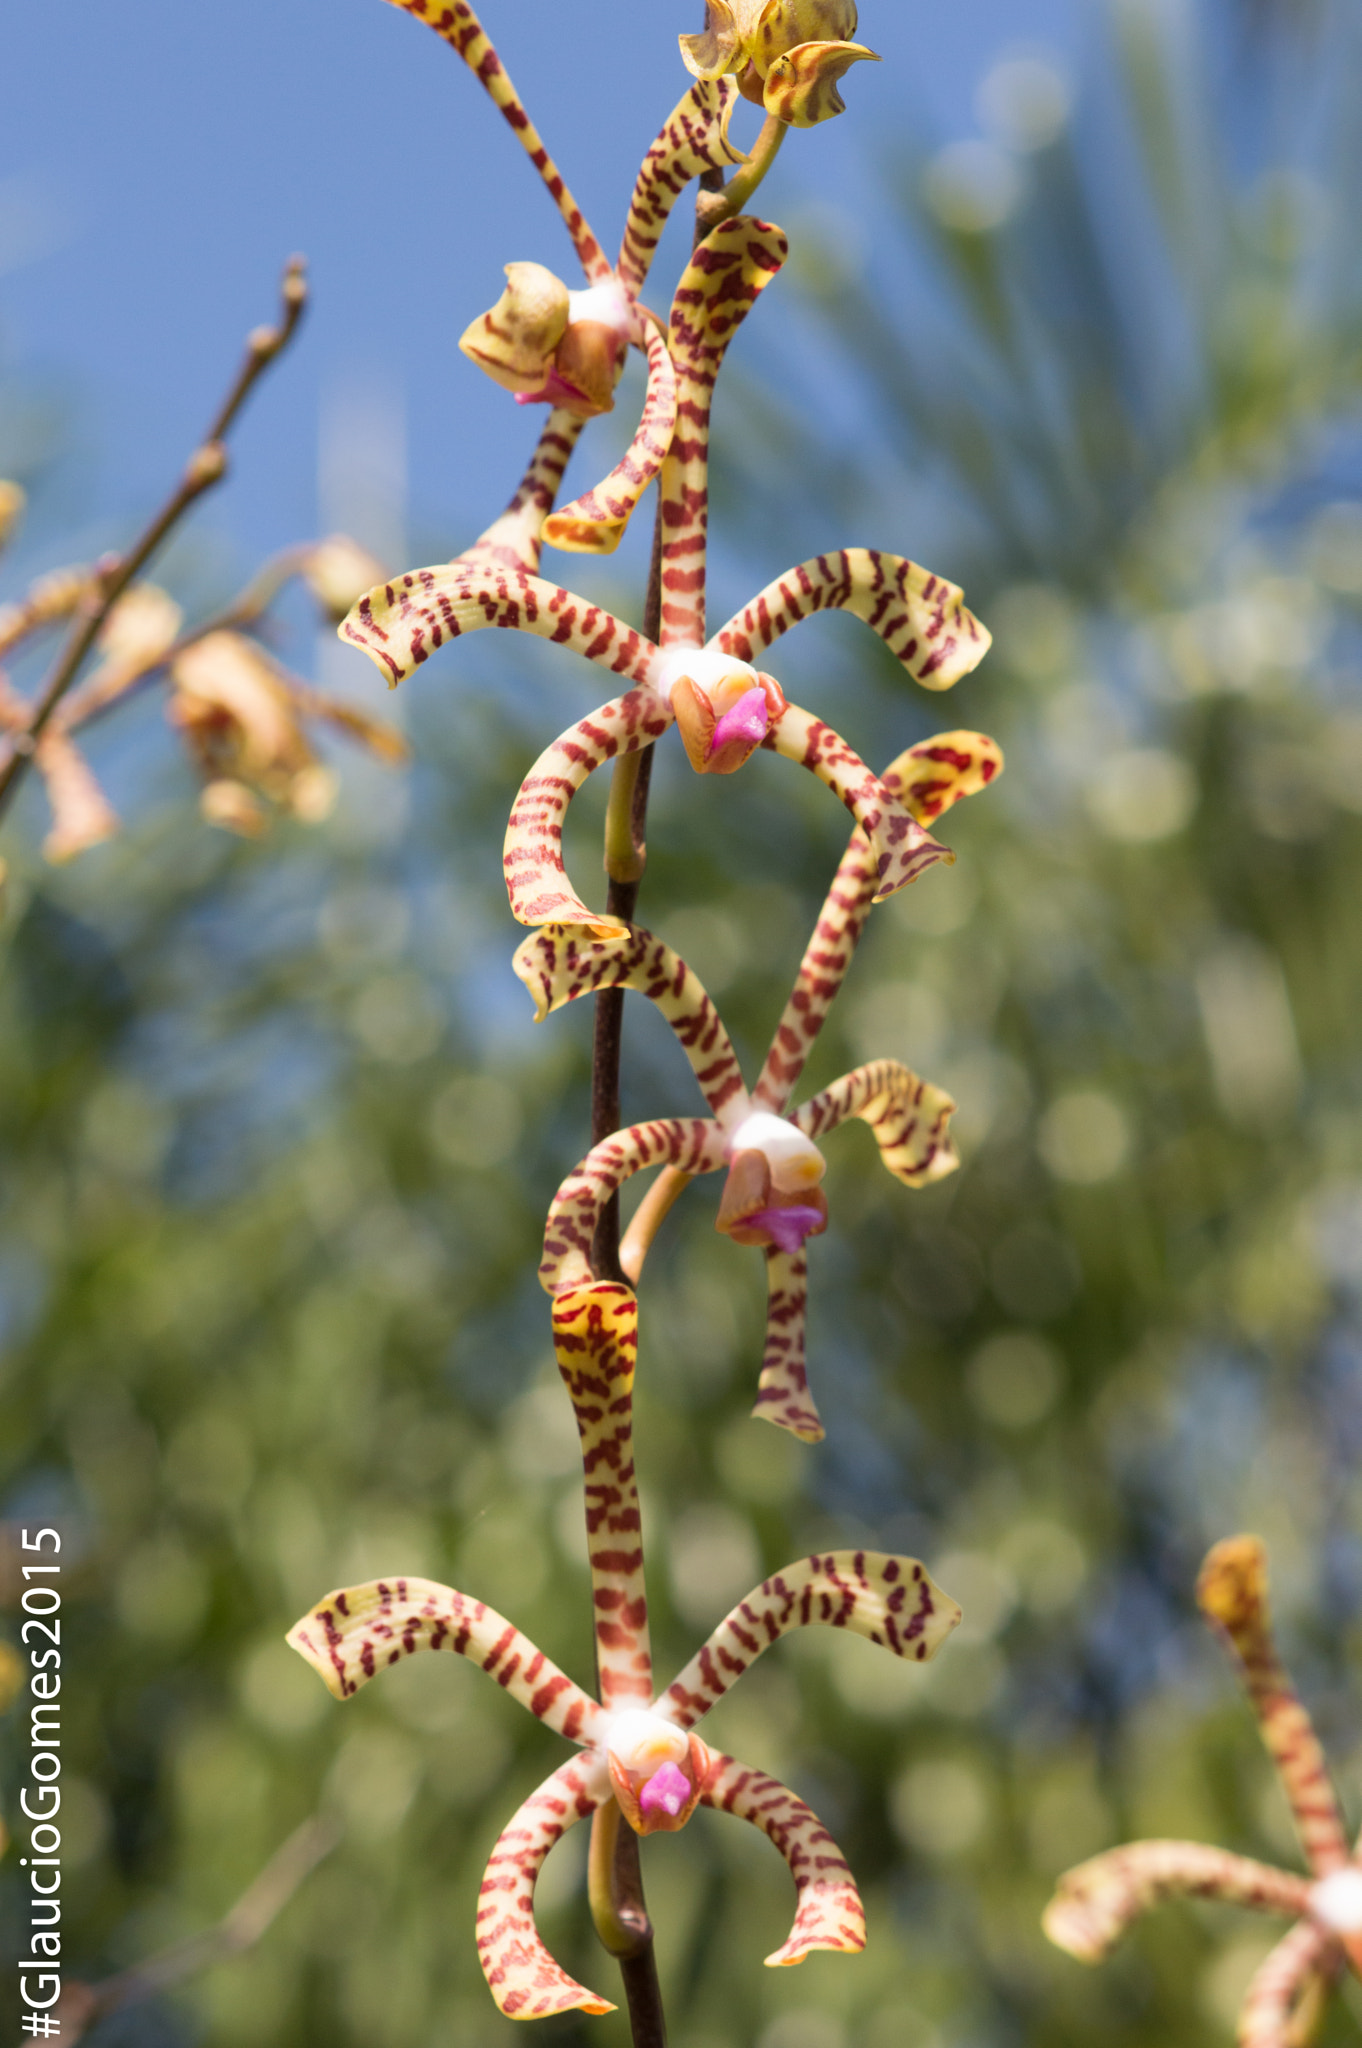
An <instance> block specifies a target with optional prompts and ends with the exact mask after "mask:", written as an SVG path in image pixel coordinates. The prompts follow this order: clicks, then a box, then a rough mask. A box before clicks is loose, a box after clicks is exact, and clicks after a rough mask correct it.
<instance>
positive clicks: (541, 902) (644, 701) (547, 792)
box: [502, 634, 672, 939]
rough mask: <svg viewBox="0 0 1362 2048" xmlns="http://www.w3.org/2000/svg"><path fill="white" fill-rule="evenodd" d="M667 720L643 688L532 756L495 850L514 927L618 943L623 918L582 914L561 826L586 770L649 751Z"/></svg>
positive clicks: (661, 703) (656, 698) (666, 711)
mask: <svg viewBox="0 0 1362 2048" xmlns="http://www.w3.org/2000/svg"><path fill="white" fill-rule="evenodd" d="M633 637H634V639H635V640H638V639H639V636H638V635H637V634H635V635H634V636H633ZM640 644H642V645H644V646H647V645H648V644H649V643H647V642H641V643H640ZM671 722H672V714H671V709H670V707H669V705H668V704H667V703H666V702H665V700H664V699H663V698H662V697H661V696H660V694H659V693H658V691H657V690H655V689H654V688H653V687H652V685H651V684H645V685H644V686H643V687H642V688H641V689H637V690H630V691H628V692H627V693H626V694H625V695H624V696H623V697H614V698H612V699H611V701H610V702H609V703H608V704H602V705H601V706H600V708H599V710H597V711H593V712H592V714H591V716H590V717H589V718H583V719H580V720H579V721H578V723H577V724H576V725H574V726H570V727H569V728H568V730H567V731H566V732H565V733H560V734H559V736H558V738H557V739H556V740H555V741H554V743H553V745H552V746H551V747H546V748H545V750H544V752H543V753H542V754H541V755H540V756H539V759H538V760H537V761H536V762H535V764H534V766H533V767H532V768H531V770H530V772H529V774H528V775H527V776H526V777H525V780H524V781H523V782H522V783H521V785H520V788H519V789H518V790H517V792H516V798H515V802H514V803H513V804H512V806H511V815H510V819H509V821H508V823H507V826H506V839H505V843H504V845H503V847H502V867H503V870H504V872H505V876H506V890H507V894H508V895H509V897H510V900H511V915H512V916H513V917H515V918H517V919H518V920H519V921H520V923H521V924H554V925H563V924H567V925H585V926H586V927H587V928H588V930H589V931H591V932H592V933H593V934H594V935H595V936H596V937H597V938H602V939H609V938H620V937H623V935H624V933H625V932H626V931H627V929H628V927H627V926H626V925H625V924H624V922H623V920H622V919H620V918H618V917H614V916H612V915H610V913H609V912H599V911H593V910H589V909H588V908H587V906H586V904H585V903H583V901H582V899H581V897H580V896H578V895H577V894H576V892H575V891H574V890H573V888H572V886H571V884H570V883H569V881H568V878H567V870H566V868H565V867H564V865H563V820H564V818H565V817H566V816H567V808H568V805H569V804H570V803H571V801H572V799H573V797H574V796H575V795H576V794H577V791H578V790H579V789H580V788H581V786H582V784H583V783H584V782H585V781H586V779H587V776H588V775H590V774H591V772H592V770H593V769H596V768H599V767H601V766H602V765H603V764H604V763H605V762H606V761H613V760H614V759H615V758H616V756H617V755H619V754H633V753H637V752H638V750H639V749H640V748H641V747H647V746H651V745H652V743H653V741H654V740H656V739H658V738H659V737H660V736H661V735H662V734H663V733H664V732H665V731H666V730H667V727H668V726H669V725H670V724H671Z"/></svg>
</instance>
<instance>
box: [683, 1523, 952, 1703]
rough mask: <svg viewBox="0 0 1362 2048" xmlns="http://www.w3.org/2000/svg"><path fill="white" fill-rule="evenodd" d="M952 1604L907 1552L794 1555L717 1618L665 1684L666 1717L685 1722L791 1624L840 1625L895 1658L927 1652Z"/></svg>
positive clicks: (918, 1657) (947, 1629) (915, 1658)
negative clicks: (703, 1640) (705, 1638)
mask: <svg viewBox="0 0 1362 2048" xmlns="http://www.w3.org/2000/svg"><path fill="white" fill-rule="evenodd" d="M959 1621H960V1609H959V1607H958V1605H957V1604H956V1602H955V1601H954V1600H952V1599H951V1597H950V1595H949V1593H943V1592H942V1590H941V1588H940V1587H939V1586H937V1585H934V1584H933V1582H932V1580H931V1579H930V1578H929V1577H928V1575H927V1571H926V1568H925V1566H923V1565H921V1564H919V1563H918V1561H917V1559H916V1558H915V1557H886V1556H884V1555H883V1554H882V1553H881V1552H879V1551H876V1550H833V1551H828V1552H825V1553H824V1554H823V1555H822V1556H821V1557H806V1558H801V1559H800V1560H799V1562H798V1563H797V1564H791V1565H786V1567H785V1569H784V1571H781V1572H777V1573H776V1574H775V1575H774V1577H772V1578H769V1579H766V1580H764V1581H763V1582H762V1584H761V1585H760V1586H758V1587H757V1589H756V1591H755V1592H754V1593H749V1594H748V1596H747V1598H746V1599H745V1600H742V1601H740V1602H739V1603H738V1605H737V1606H736V1607H735V1608H734V1609H733V1611H732V1613H731V1614H728V1615H726V1616H725V1617H724V1619H723V1620H722V1621H721V1622H720V1623H719V1626H718V1627H717V1628H716V1629H715V1630H714V1632H713V1634H712V1635H711V1636H710V1638H709V1640H708V1642H707V1643H705V1644H704V1646H703V1647H702V1648H701V1649H700V1650H698V1651H697V1652H696V1654H695V1656H694V1657H692V1658H691V1660H690V1663H689V1664H687V1666H686V1668H685V1670H684V1671H683V1672H681V1674H680V1676H679V1677H678V1678H677V1679H676V1680H675V1681H674V1683H673V1684H671V1685H669V1686H668V1688H667V1694H666V1697H667V1703H668V1707H669V1711H670V1715H671V1718H672V1719H673V1720H674V1721H675V1722H676V1723H677V1724H678V1726H680V1727H682V1728H690V1727H692V1726H693V1725H694V1724H695V1722H696V1721H698V1720H700V1718H701V1717H702V1715H705V1714H707V1713H708V1712H709V1710H710V1708H711V1707H712V1706H713V1705H714V1704H715V1702H716V1700H721V1699H722V1698H723V1696H724V1694H725V1693H726V1692H727V1691H728V1688H729V1687H730V1685H732V1684H733V1682H734V1680H735V1679H738V1678H741V1677H742V1674H743V1672H744V1671H746V1669H747V1667H748V1665H749V1664H753V1663H755V1662H756V1660H757V1658H758V1657H759V1656H760V1655H761V1653H762V1651H763V1650H766V1649H769V1648H770V1646H771V1644H772V1643H774V1642H776V1641H777V1640H778V1638H779V1637H781V1636H783V1635H784V1634H785V1633H786V1631H787V1630H789V1629H792V1628H812V1627H815V1626H817V1625H822V1626H824V1627H827V1628H848V1629H850V1630H851V1631H852V1633H853V1635H858V1636H865V1637H866V1638H867V1639H868V1640H869V1641H870V1642H872V1643H879V1644H880V1645H881V1646H882V1647H883V1648H884V1649H886V1650H889V1651H890V1652H891V1653H892V1654H893V1655H894V1656H895V1657H903V1658H906V1659H908V1660H909V1661H911V1662H913V1663H918V1664H921V1663H925V1662H926V1660H927V1659H928V1658H929V1657H933V1656H935V1654H936V1652H937V1651H938V1650H939V1649H940V1647H941V1645H942V1643H944V1642H945V1640H946V1637H947V1636H948V1635H949V1634H950V1633H951V1630H952V1629H953V1628H955V1627H957V1626H958V1624H959Z"/></svg>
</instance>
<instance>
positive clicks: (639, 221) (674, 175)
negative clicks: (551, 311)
mask: <svg viewBox="0 0 1362 2048" xmlns="http://www.w3.org/2000/svg"><path fill="white" fill-rule="evenodd" d="M682 41H683V42H684V41H685V38H684V37H683V38H682ZM737 102H738V89H737V87H736V85H735V84H734V83H733V81H732V80H731V79H727V78H716V79H712V80H711V79H701V80H699V81H698V82H697V83H696V84H695V85H693V86H692V87H691V89H690V91H689V92H688V93H687V94H686V96H685V98H684V99H683V100H682V101H681V102H680V104H679V105H678V106H676V107H674V108H673V110H672V112H671V113H670V114H669V115H668V117H667V119H666V121H665V122H664V124H663V127H662V132H661V134H660V135H659V136H658V138H657V140H656V141H655V142H654V144H653V146H652V148H651V149H650V150H649V151H648V154H647V156H645V157H644V159H643V165H642V168H641V169H640V171H639V174H638V182H637V183H636V184H635V186H634V193H633V197H632V199H631V200H630V201H629V214H628V218H627V219H626V221H625V223H624V241H623V243H622V244H621V247H620V257H619V262H618V264H617V265H616V270H615V274H616V276H617V277H618V278H619V281H620V283H621V284H622V285H623V286H624V288H625V290H626V291H627V292H628V293H629V294H630V296H631V297H636V296H637V294H638V293H639V292H640V291H641V290H642V289H643V285H644V282H645V281H646V279H647V276H648V272H649V270H650V268H651V267H652V261H653V257H654V255H655V253H656V251H657V245H658V242H659V241H660V240H661V236H662V230H663V228H665V227H666V225H667V220H668V217H669V215H670V213H671V210H672V208H673V207H674V206H675V204H676V202H677V200H678V199H679V198H680V196H681V194H682V192H683V191H684V190H685V188H686V186H687V185H688V184H689V182H690V180H691V179H692V178H697V177H699V176H700V175H701V173H702V172H704V171H720V170H724V169H726V168H727V167H728V166H729V165H730V164H741V163H746V161H747V159H746V156H745V155H744V154H743V152H742V150H740V149H739V148H738V147H737V145H736V144H735V143H732V142H730V141H729V139H728V124H729V121H730V119H731V117H732V114H733V109H734V107H735V106H736V105H737Z"/></svg>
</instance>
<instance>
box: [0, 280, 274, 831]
mask: <svg viewBox="0 0 1362 2048" xmlns="http://www.w3.org/2000/svg"><path fill="white" fill-rule="evenodd" d="M303 271H304V265H303V259H302V258H301V257H300V256H294V257H291V258H290V260H289V262H288V264H287V266H286V267H285V270H284V282H283V294H282V296H283V304H282V308H281V312H280V318H279V322H278V324H277V326H274V327H257V328H255V329H254V330H253V332H252V333H251V334H250V335H248V336H247V340H246V353H245V356H244V358H243V359H242V363H241V367H240V369H239V370H238V371H237V374H236V377H235V379H234V380H233V382H232V385H231V388H230V390H229V391H228V393H227V396H226V397H225V398H224V400H223V401H222V404H221V405H220V406H219V408H218V410H217V412H216V414H215V415H214V417H213V421H212V424H211V425H210V426H209V429H208V432H207V434H206V435H205V436H204V439H203V441H202V443H201V445H200V446H199V447H198V448H196V449H195V451H194V453H193V454H192V455H191V456H190V458H189V461H188V463H187V465H186V467H185V471H184V474H183V476H182V477H181V478H180V481H179V483H178V484H177V485H176V486H175V489H174V490H173V491H172V492H171V494H170V496H169V497H168V498H167V500H166V502H165V504H164V505H163V506H162V507H161V509H160V511H159V512H158V513H157V514H156V516H155V518H154V519H153V520H152V521H151V523H150V525H149V526H148V527H147V528H146V529H145V531H144V532H143V533H142V535H141V537H140V539H138V540H137V541H135V542H134V544H133V546H132V547H131V548H129V550H128V551H127V553H126V554H122V555H107V556H105V557H104V559H103V560H102V561H100V562H97V563H96V564H95V568H94V570H93V572H92V574H91V577H90V581H89V585H88V587H87V589H86V591H85V592H84V594H83V596H82V597H81V600H80V602H79V604H78V605H77V607H76V611H75V623H74V625H73V627H72V630H71V632H70V634H69V635H68V637H67V641H66V645H65V646H64V647H63V648H62V651H61V653H60V654H59V655H58V656H57V659H56V661H55V662H54V664H53V666H52V668H51V670H50V671H49V673H48V676H47V678H46V680H45V681H44V683H43V685H42V688H41V689H40V690H39V692H38V698H37V702H36V704H35V706H34V709H33V715H32V717H31V718H30V720H29V723H28V728H27V730H26V731H25V732H22V733H20V734H18V735H17V736H16V737H15V739H14V742H13V747H14V751H13V753H12V754H11V755H10V758H9V760H8V761H7V762H6V763H5V765H4V767H3V768H0V816H3V814H4V811H5V809H6V807H7V806H8V804H9V803H10V802H11V801H12V799H13V795H14V791H15V789H16V788H17V786H18V784H19V781H20V779H21V777H22V776H23V774H24V771H25V769H26V768H27V767H28V765H29V763H30V762H31V761H32V758H33V754H34V750H35V748H36V746H37V743H38V740H39V739H40V737H41V735H42V733H43V731H44V729H45V727H46V726H47V724H48V722H49V720H50V719H51V717H52V715H53V713H54V712H55V711H56V709H57V706H58V704H60V702H61V700H62V698H63V697H64V696H65V694H66V692H67V690H68V689H69V688H70V687H71V684H72V683H73V682H74V681H75V679H76V676H77V674H78V673H79V670H80V667H81V664H82V662H83V661H84V660H85V657H86V655H87V654H88V653H89V652H90V649H91V648H92V647H93V646H94V643H95V640H96V638H97V636H98V634H99V629H100V627H101V626H102V625H103V624H104V621H105V619H106V618H107V617H108V616H109V613H110V611H111V610H112V609H113V606H114V605H115V604H116V603H117V601H118V599H119V598H120V597H121V596H122V595H123V592H124V591H125V590H126V589H127V587H128V585H129V584H130V583H131V582H132V580H133V578H134V577H135V576H136V575H137V574H138V572H139V571H140V570H141V569H142V568H143V567H144V566H145V564H146V563H147V562H148V561H149V560H150V558H151V556H152V555H153V554H155V552H156V550H157V548H158V547H159V546H160V545H161V542H162V541H163V540H164V539H165V538H166V536H167V534H169V533H170V532H171V531H172V529H173V528H174V527H175V526H176V525H177V524H178V522H179V521H180V520H181V519H182V518H183V517H184V515H185V513H186V512H187V511H188V510H189V507H190V506H191V505H192V504H194V502H195V501H196V499H198V498H201V497H202V496H203V493H204V492H205V491H207V490H211V489H212V487H213V485H214V484H216V483H219V482H220V481H221V480H222V478H223V477H224V476H225V475H226V474H227V450H226V447H225V446H224V438H225V436H226V434H227V432H228V430H229V429H230V427H231V425H232V423H233V421H234V420H235V419H236V416H237V414H238V413H239V412H240V410H241V407H242V406H243V404H244V403H245V401H246V399H247V397H248V396H249V394H250V392H251V390H252V389H253V387H254V385H255V383H256V380H257V379H258V378H259V376H260V374H261V372H262V371H263V370H264V369H265V367H266V366H267V364H269V363H272V362H273V361H274V358H275V357H276V356H277V355H278V354H279V353H280V352H281V350H283V349H284V348H286V347H287V345H288V343H289V342H290V340H291V339H292V337H293V333H294V329H295V328H296V327H297V325H298V322H299V320H300V319H301V317H302V312H303V308H304V306H305V305H306V304H307V284H306V281H305V278H304V275H303Z"/></svg>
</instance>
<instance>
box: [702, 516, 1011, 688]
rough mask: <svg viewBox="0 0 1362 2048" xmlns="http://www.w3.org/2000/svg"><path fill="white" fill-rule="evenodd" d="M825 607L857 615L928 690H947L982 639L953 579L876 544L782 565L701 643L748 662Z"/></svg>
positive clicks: (983, 647)
mask: <svg viewBox="0 0 1362 2048" xmlns="http://www.w3.org/2000/svg"><path fill="white" fill-rule="evenodd" d="M832 610H836V611H846V612H851V613H853V614H854V615H855V617H856V618H858V619H864V621H865V623H866V624H867V625H868V626H869V627H870V628H871V630H872V632H875V633H878V634H879V636H880V638H881V640H883V642H884V644H885V646H886V647H887V648H888V649H889V651H890V653H891V654H893V655H894V656H895V657H896V658H897V659H898V660H899V661H900V662H901V663H902V664H903V666H904V668H905V669H907V671H908V673H909V675H910V676H912V678H913V680H914V681H915V682H918V683H921V684H922V685H923V687H924V688H925V689H928V690H949V689H950V687H951V685H952V684H953V683H958V682H959V680H960V678H961V676H966V675H968V674H969V672H970V670H971V669H972V668H976V667H977V666H978V664H979V663H980V662H981V661H982V660H983V658H984V656H985V654H987V652H988V649H989V645H990V640H991V635H990V634H989V632H988V630H987V628H986V627H984V626H982V625H981V624H980V623H979V621H978V619H976V618H975V616H974V614H973V613H972V612H970V611H967V610H966V608H965V601H964V595H963V593H962V592H961V591H959V590H957V589H956V587H955V585H954V584H953V583H947V582H946V580H945V578H944V577H942V576H934V575H933V574H932V573H931V571H930V570H928V569H921V568H919V567H918V565H917V563H916V562H909V561H906V560H905V559H904V557H903V556H902V555H886V554H881V553H880V551H879V550H878V549H877V548H841V549H839V550H838V552H837V553H836V554H831V555H815V556H813V558H812V559H811V560H810V561H807V562H800V563H798V564H797V566H796V567H795V568H793V569H787V570H786V572H785V574H784V575H783V576H777V578H776V579H775V581H774V583H768V584H767V586H766V588H765V590H763V591H761V592H760V593H759V594H758V596H756V597H754V598H753V599H752V601H751V603H750V604H747V605H744V607H743V609H742V610H741V611H740V612H737V613H736V614H735V615H734V617H733V618H731V619H730V620H729V621H728V623H727V625H724V626H721V627H720V628H719V631H718V632H717V633H716V634H715V635H714V637H713V638H712V640H711V641H710V642H709V645H710V646H711V647H713V648H716V649H718V650H719V651H720V652H721V653H724V654H732V655H736V657H737V658H738V660H739V661H753V660H755V659H756V658H757V656H758V655H759V654H760V653H761V652H762V651H763V650H764V649H765V648H767V647H769V646H770V645H771V644H772V642H773V641H775V640H778V639H779V638H780V636H781V634H782V633H788V632H789V630H790V628H791V626H797V625H798V624H799V622H800V620H801V619H807V618H809V617H811V616H812V614H813V613H814V612H821V611H832Z"/></svg>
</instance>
